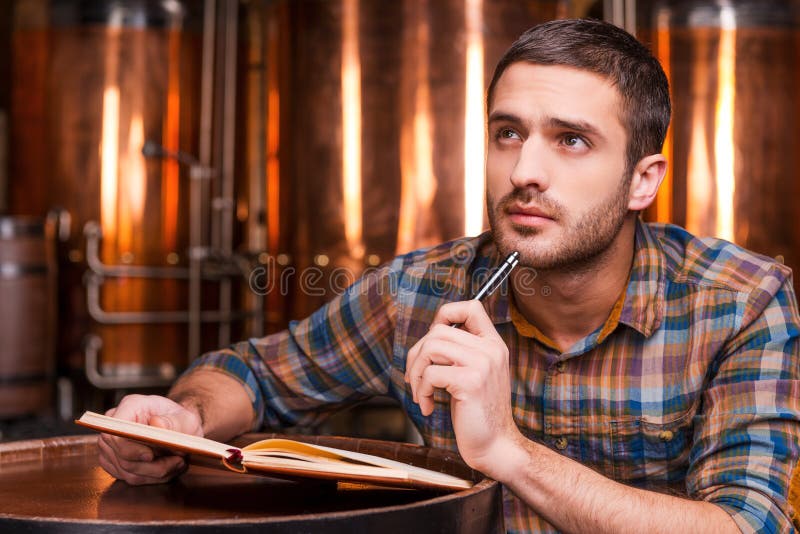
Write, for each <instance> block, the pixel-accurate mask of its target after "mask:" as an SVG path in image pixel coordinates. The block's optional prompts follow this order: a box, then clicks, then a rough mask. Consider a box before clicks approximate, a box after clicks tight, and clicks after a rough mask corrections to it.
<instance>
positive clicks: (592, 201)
mask: <svg viewBox="0 0 800 534" xmlns="http://www.w3.org/2000/svg"><path fill="white" fill-rule="evenodd" d="M619 106H620V97H619V94H618V92H617V90H616V88H614V87H613V86H612V85H611V84H610V83H609V82H608V81H607V80H606V79H605V78H603V77H601V76H598V75H595V74H593V73H589V72H586V71H582V70H578V69H574V68H571V67H563V66H542V65H534V64H531V63H525V62H520V63H514V64H512V65H511V66H509V67H508V68H507V69H506V71H505V72H504V73H503V75H502V76H501V77H500V79H499V81H498V82H497V85H496V86H495V91H494V95H493V100H492V102H491V108H490V109H489V150H488V157H487V162H486V176H487V209H488V213H489V221H490V223H491V227H492V231H493V233H494V238H495V241H496V242H497V245H498V248H499V249H500V251H501V253H503V254H508V253H509V252H510V251H512V250H518V251H519V252H520V256H521V263H522V264H523V265H527V266H529V267H533V268H536V269H545V270H546V269H570V268H578V267H580V266H583V265H586V264H587V263H591V261H592V260H593V259H595V258H596V257H598V255H599V254H600V253H601V252H602V251H604V250H606V249H607V248H608V247H609V246H610V245H611V244H612V243H613V241H614V239H615V238H616V237H617V235H618V233H619V231H620V228H621V227H622V225H623V222H624V220H625V215H626V214H627V212H628V193H629V183H630V173H629V172H627V170H626V165H625V147H626V139H627V136H626V133H625V128H624V127H623V125H622V123H621V122H620V109H619Z"/></svg>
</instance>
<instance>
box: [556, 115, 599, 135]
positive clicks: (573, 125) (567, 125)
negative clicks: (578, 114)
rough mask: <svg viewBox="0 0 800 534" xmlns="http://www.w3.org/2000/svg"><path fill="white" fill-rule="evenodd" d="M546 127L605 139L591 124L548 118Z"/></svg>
mask: <svg viewBox="0 0 800 534" xmlns="http://www.w3.org/2000/svg"><path fill="white" fill-rule="evenodd" d="M547 125H548V126H549V127H550V128H562V129H564V130H572V131H575V132H578V133H583V134H588V135H593V136H596V137H600V138H604V137H605V136H604V135H603V134H602V133H600V130H598V129H597V128H596V127H595V126H594V125H593V124H591V123H589V122H586V121H581V120H568V119H560V118H558V117H550V118H549V119H548V120H547Z"/></svg>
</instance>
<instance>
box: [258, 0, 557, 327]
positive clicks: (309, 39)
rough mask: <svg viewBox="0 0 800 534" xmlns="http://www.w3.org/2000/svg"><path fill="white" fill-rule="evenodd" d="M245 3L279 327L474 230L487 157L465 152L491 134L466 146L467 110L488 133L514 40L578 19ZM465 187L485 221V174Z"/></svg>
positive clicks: (314, 0) (361, 0)
mask: <svg viewBox="0 0 800 534" xmlns="http://www.w3.org/2000/svg"><path fill="white" fill-rule="evenodd" d="M249 10H250V13H249V16H250V19H249V20H248V23H247V29H246V31H247V32H248V42H249V43H250V46H251V49H250V51H249V60H248V61H249V63H250V65H251V68H250V69H249V70H248V73H249V74H248V81H247V82H246V85H245V86H246V87H248V88H249V91H248V95H247V96H246V100H247V102H249V106H250V107H249V108H248V111H247V113H245V114H244V119H243V120H245V121H247V131H248V132H251V134H249V135H248V138H247V139H248V145H247V146H248V153H249V156H248V157H247V160H248V161H255V162H258V164H259V165H261V166H262V167H261V168H262V169H263V174H262V175H263V176H265V177H266V184H265V186H266V187H265V190H264V198H265V205H266V211H265V229H264V232H265V233H264V242H265V243H266V249H267V250H268V252H269V258H268V263H267V264H266V265H265V276H264V278H266V279H260V280H256V285H258V284H261V285H262V286H263V287H265V288H268V289H267V290H265V291H264V293H266V310H267V322H268V325H267V328H268V330H275V329H280V328H283V327H284V326H285V324H286V320H287V319H291V318H300V317H304V316H306V315H308V314H309V313H310V312H312V311H313V310H314V309H316V308H317V307H318V306H319V305H320V304H322V303H323V302H325V301H327V300H329V299H330V298H331V296H332V295H335V294H337V293H340V292H341V291H342V290H343V289H344V288H345V287H346V286H347V285H348V283H349V282H352V281H353V280H354V279H355V278H356V276H358V275H359V274H361V273H362V272H363V271H364V270H365V269H369V268H373V267H374V266H376V265H379V264H381V263H383V262H386V261H388V260H389V259H391V258H392V257H393V256H395V255H396V254H398V253H404V252H407V251H409V250H412V249H415V248H419V247H423V246H428V245H432V244H435V243H440V242H443V241H445V240H448V239H452V238H455V237H458V236H462V235H464V234H465V198H464V196H465V185H464V184H465V170H467V171H470V172H471V173H472V174H476V173H477V175H479V176H482V174H483V167H482V160H481V159H480V154H477V155H478V156H479V158H478V159H477V161H478V163H477V164H474V165H469V166H467V165H466V164H465V161H466V159H465V152H470V151H471V152H473V155H475V153H481V154H482V151H483V146H482V143H481V142H480V141H479V142H478V145H477V148H473V149H469V150H468V149H465V129H469V128H465V121H467V120H468V118H467V115H468V113H471V114H474V115H475V116H476V117H477V119H478V120H477V126H473V127H472V130H473V131H472V134H473V135H474V133H475V128H477V129H478V130H480V131H479V132H478V134H479V135H480V132H481V131H482V130H483V128H484V124H483V109H484V106H485V102H484V95H485V89H486V84H488V81H489V79H490V77H491V74H492V72H493V70H494V66H495V64H496V62H497V60H498V59H499V58H500V56H501V55H502V53H503V52H504V51H505V49H506V48H507V47H508V46H509V45H510V44H511V43H512V42H513V41H514V40H516V38H517V37H519V35H520V34H521V33H522V32H523V31H524V30H526V29H528V28H529V27H531V26H533V25H534V24H536V23H539V22H543V21H546V20H551V19H554V18H559V17H564V16H567V15H570V14H571V12H570V10H569V2H565V1H555V0H545V1H541V0H539V1H532V0H530V1H522V0H491V1H488V0H485V1H482V0H402V1H396V2H386V1H383V0H274V1H264V2H251V3H250V4H249ZM475 54H478V55H477V56H476V55H475ZM474 57H479V58H480V59H479V66H478V68H477V69H472V70H470V61H471V58H474ZM258 65H263V66H264V67H263V69H259V68H257V67H256V66H258ZM476 75H477V76H476ZM468 92H470V94H469V95H468ZM470 99H471V100H470ZM473 124H474V123H473ZM261 132H264V133H265V134H266V135H265V137H266V139H264V137H262V136H261ZM469 192H470V193H471V194H472V195H473V196H474V197H476V198H477V202H476V204H474V205H473V206H474V209H476V210H477V211H478V213H477V218H478V220H479V223H480V220H481V217H482V210H483V201H482V197H483V186H482V183H478V184H477V185H474V186H472V187H471V190H470V191H469ZM473 216H474V215H473ZM472 231H473V232H476V233H477V232H478V231H480V226H478V230H472ZM287 297H288V298H287Z"/></svg>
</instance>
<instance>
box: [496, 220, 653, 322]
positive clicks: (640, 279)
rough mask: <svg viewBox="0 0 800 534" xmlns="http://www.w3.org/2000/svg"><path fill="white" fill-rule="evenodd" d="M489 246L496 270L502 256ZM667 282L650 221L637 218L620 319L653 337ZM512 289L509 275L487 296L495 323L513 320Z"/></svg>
mask: <svg viewBox="0 0 800 534" xmlns="http://www.w3.org/2000/svg"><path fill="white" fill-rule="evenodd" d="M486 247H487V248H486V251H485V256H484V258H485V259H487V260H488V264H489V265H490V266H491V270H492V271H493V270H494V269H496V268H497V266H498V265H499V264H500V261H501V258H500V256H499V253H498V252H497V248H496V247H495V246H494V244H493V243H491V241H489V242H487V243H486ZM665 285H666V268H665V265H664V253H663V251H662V249H661V246H660V245H659V243H658V240H657V239H656V237H655V236H654V235H653V233H652V232H651V231H650V228H649V227H648V226H647V224H645V223H644V222H642V221H641V219H638V218H637V219H636V232H635V238H634V253H633V264H632V267H631V274H630V279H629V282H628V288H627V290H626V292H625V300H624V301H623V303H622V309H621V311H620V313H619V322H620V323H623V324H626V325H628V326H629V327H631V328H633V329H635V330H637V331H638V332H640V333H641V334H642V335H644V336H645V337H650V336H651V335H652V334H653V332H655V331H656V329H658V327H659V326H661V321H662V318H663V314H664V291H665ZM509 291H510V289H509V281H508V279H506V281H505V282H503V285H502V286H501V287H500V288H498V289H497V291H495V292H494V293H492V294H491V295H489V296H488V297H486V299H484V303H483V304H484V308H485V309H486V313H487V314H488V315H489V318H490V319H491V320H492V323H494V324H502V323H509V322H511V319H512V316H511V304H510V300H509ZM615 322H616V321H615ZM603 337H605V336H603Z"/></svg>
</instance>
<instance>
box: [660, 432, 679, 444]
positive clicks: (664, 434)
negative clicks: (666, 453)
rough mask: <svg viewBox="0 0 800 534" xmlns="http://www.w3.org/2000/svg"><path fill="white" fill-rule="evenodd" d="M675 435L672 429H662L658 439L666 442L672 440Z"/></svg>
mask: <svg viewBox="0 0 800 534" xmlns="http://www.w3.org/2000/svg"><path fill="white" fill-rule="evenodd" d="M674 436H675V435H674V434H673V433H672V430H662V431H661V433H660V434H659V435H658V439H660V440H661V441H663V442H664V443H666V442H668V441H672V438H673V437H674Z"/></svg>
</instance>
